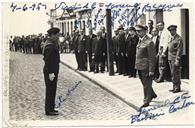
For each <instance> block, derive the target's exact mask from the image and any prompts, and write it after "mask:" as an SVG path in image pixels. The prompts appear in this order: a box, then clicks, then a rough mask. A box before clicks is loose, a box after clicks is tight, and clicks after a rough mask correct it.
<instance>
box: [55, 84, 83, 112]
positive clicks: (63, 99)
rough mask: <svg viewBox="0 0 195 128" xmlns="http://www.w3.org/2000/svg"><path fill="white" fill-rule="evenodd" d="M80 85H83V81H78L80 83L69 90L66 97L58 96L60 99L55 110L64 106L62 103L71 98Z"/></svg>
mask: <svg viewBox="0 0 195 128" xmlns="http://www.w3.org/2000/svg"><path fill="white" fill-rule="evenodd" d="M80 83H81V81H78V82H76V84H75V85H74V86H73V87H72V88H70V89H68V92H67V93H66V96H58V98H57V100H58V101H57V103H56V104H55V108H59V107H60V106H61V105H62V103H63V102H65V101H66V100H67V98H68V96H70V95H71V94H72V92H73V91H74V90H75V89H76V88H77V87H78V86H79V84H80Z"/></svg>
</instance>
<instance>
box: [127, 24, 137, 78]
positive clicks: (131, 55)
mask: <svg viewBox="0 0 195 128" xmlns="http://www.w3.org/2000/svg"><path fill="white" fill-rule="evenodd" d="M138 41H139V37H138V36H137V34H136V30H135V28H134V27H130V28H129V36H128V42H127V48H126V49H127V51H126V54H127V67H128V75H129V78H131V77H134V78H135V77H136V69H135V57H136V46H137V43H138Z"/></svg>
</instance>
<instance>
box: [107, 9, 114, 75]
mask: <svg viewBox="0 0 195 128" xmlns="http://www.w3.org/2000/svg"><path fill="white" fill-rule="evenodd" d="M111 24H112V21H111V9H106V28H107V29H106V31H107V42H106V43H107V59H108V72H109V75H110V76H112V75H114V66H113V51H112V29H111V27H112V26H111Z"/></svg>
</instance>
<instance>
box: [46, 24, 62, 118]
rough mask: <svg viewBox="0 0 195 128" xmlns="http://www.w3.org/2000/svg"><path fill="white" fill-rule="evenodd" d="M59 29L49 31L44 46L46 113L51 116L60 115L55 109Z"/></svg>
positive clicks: (58, 60)
mask: <svg viewBox="0 0 195 128" xmlns="http://www.w3.org/2000/svg"><path fill="white" fill-rule="evenodd" d="M59 31H60V30H59V29H58V28H51V29H49V30H48V31H47V33H48V36H49V37H48V39H47V40H46V42H45V46H44V48H43V55H44V58H43V60H44V61H45V65H44V68H43V73H44V79H45V85H46V97H45V114H46V115H51V116H52V115H58V111H56V110H54V108H55V96H56V88H57V80H58V72H59V63H60V55H59V49H58V40H59Z"/></svg>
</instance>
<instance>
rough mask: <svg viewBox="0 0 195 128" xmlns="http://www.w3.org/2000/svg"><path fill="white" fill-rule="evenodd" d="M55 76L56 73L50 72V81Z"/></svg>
mask: <svg viewBox="0 0 195 128" xmlns="http://www.w3.org/2000/svg"><path fill="white" fill-rule="evenodd" d="M54 78H55V75H54V73H50V74H49V80H50V81H53V80H54Z"/></svg>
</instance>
